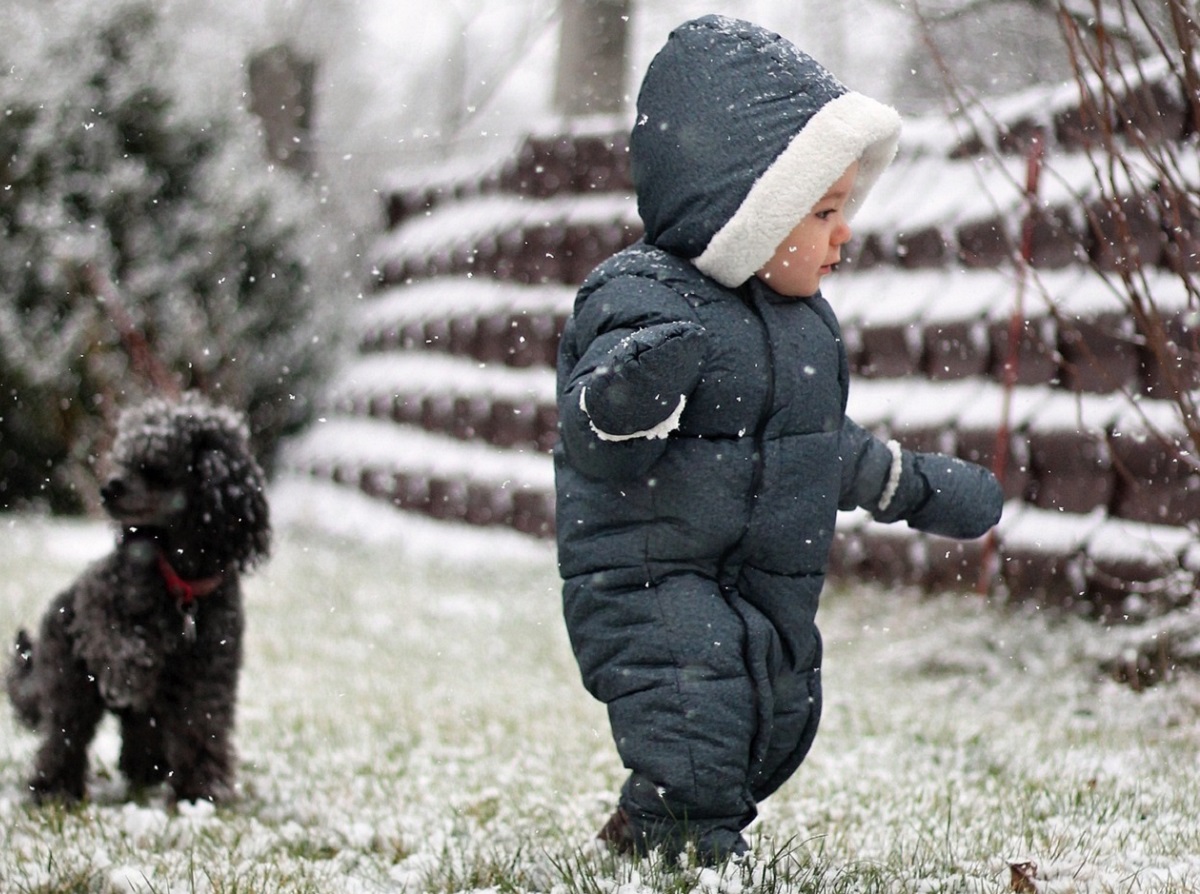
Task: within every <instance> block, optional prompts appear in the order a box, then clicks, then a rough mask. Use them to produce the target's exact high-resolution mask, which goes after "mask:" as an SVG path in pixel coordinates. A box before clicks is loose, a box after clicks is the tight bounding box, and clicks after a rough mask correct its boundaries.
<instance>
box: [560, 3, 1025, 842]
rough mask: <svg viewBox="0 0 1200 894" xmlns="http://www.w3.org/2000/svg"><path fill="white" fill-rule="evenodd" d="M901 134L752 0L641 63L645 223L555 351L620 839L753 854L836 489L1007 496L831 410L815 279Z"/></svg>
mask: <svg viewBox="0 0 1200 894" xmlns="http://www.w3.org/2000/svg"><path fill="white" fill-rule="evenodd" d="M898 133H899V117H898V115H897V114H896V112H895V111H894V110H893V109H891V108H889V107H887V106H885V105H882V104H880V103H878V102H875V101H874V100H871V99H868V98H867V97H865V96H862V95H861V94H858V93H854V92H851V91H848V90H847V89H846V88H845V87H844V86H843V85H842V84H841V83H839V82H838V81H837V80H836V79H835V78H834V77H833V76H832V75H830V74H829V72H827V71H826V70H825V69H824V68H822V67H821V66H820V65H819V64H818V63H817V62H815V61H814V60H813V59H811V58H810V57H809V56H807V55H805V54H804V53H802V52H800V51H799V50H798V49H796V48H795V47H794V46H792V45H791V44H790V43H788V42H787V41H785V40H784V39H783V38H781V37H780V36H778V35H776V34H773V33H770V32H769V31H766V30H764V29H762V28H759V27H757V26H755V25H752V24H749V23H747V22H741V21H735V20H731V19H727V18H723V17H719V16H707V17H704V18H700V19H697V20H694V21H691V22H687V23H685V24H684V25H682V26H680V27H679V28H678V29H676V30H675V31H674V32H673V33H672V34H671V36H670V38H669V39H668V41H667V43H666V45H665V46H664V47H663V49H662V50H661V51H660V52H659V53H658V55H657V56H656V57H655V59H654V61H653V62H652V63H651V65H650V67H649V70H648V71H647V73H646V76H645V79H644V81H643V84H642V87H641V90H640V93H639V96H638V103H637V113H636V122H635V124H634V127H633V132H632V135H631V141H630V161H631V164H632V169H633V177H634V183H635V187H636V191H637V199H638V211H639V214H640V216H641V218H642V221H643V223H644V225H645V236H644V238H643V239H642V240H641V241H639V242H638V243H636V244H635V245H633V246H631V247H630V248H628V249H625V250H624V251H622V252H620V253H618V254H616V255H615V256H613V257H612V258H610V259H609V260H607V261H605V262H604V263H603V264H601V265H600V266H599V267H598V268H597V269H596V270H595V271H593V272H592V273H591V274H590V275H589V276H588V278H587V279H586V280H585V282H584V283H583V285H582V287H581V288H580V290H579V294H578V297H577V299H576V302H575V307H574V312H573V314H572V316H571V318H570V320H569V322H568V324H567V327H566V329H565V332H564V334H563V338H562V342H561V345H560V348H559V360H558V405H559V418H560V441H559V443H558V445H557V447H556V448H555V471H556V486H557V526H558V550H559V569H560V572H561V574H562V577H563V581H564V584H563V607H564V614H565V619H566V624H567V629H568V632H569V635H570V639H571V644H572V646H573V648H574V651H575V655H576V658H577V659H578V662H579V667H580V670H581V672H582V677H583V682H584V685H585V686H586V687H587V689H588V691H589V692H591V693H592V695H594V696H595V697H596V698H598V699H599V700H600V701H602V702H604V704H605V705H606V706H607V709H608V716H609V721H610V723H611V725H612V733H613V737H614V739H615V742H616V746H617V749H618V752H619V754H620V756H621V759H622V761H623V762H624V764H625V766H626V767H627V768H628V769H629V771H630V775H629V777H628V780H627V781H626V782H625V784H624V786H623V788H622V791H621V794H620V800H619V804H618V807H617V810H616V812H615V813H614V814H613V816H612V817H611V818H610V820H609V821H608V823H607V824H606V825H605V826H604V828H603V829H602V830H601V832H600V836H599V837H600V838H601V839H603V840H604V841H606V842H608V843H609V844H610V845H611V846H612V847H614V848H616V849H617V850H619V851H622V852H634V853H639V854H644V853H647V852H649V851H650V850H652V849H655V848H660V849H661V850H662V852H663V853H665V854H667V855H675V854H678V853H680V852H681V851H682V850H683V849H684V848H685V846H687V845H688V844H691V845H692V846H693V847H694V848H695V851H696V854H697V856H698V857H699V859H700V860H701V861H702V862H705V863H715V862H718V861H721V860H724V859H727V858H729V857H731V856H736V855H740V854H742V853H743V852H745V850H746V847H747V845H746V841H745V839H744V838H743V836H742V830H743V829H744V828H745V827H746V826H747V824H749V823H750V821H751V820H752V819H753V818H754V816H755V812H756V804H757V803H758V802H759V801H761V800H762V799H763V798H765V797H767V796H768V795H770V794H771V793H772V792H773V791H775V789H776V788H778V787H779V786H780V785H781V784H782V783H783V782H784V781H785V780H786V779H788V777H789V776H791V775H792V773H793V772H795V770H796V768H797V767H798V766H799V765H800V763H801V761H803V759H804V757H805V755H806V754H807V753H808V750H809V747H810V746H811V744H812V742H813V737H814V736H815V734H816V731H817V723H818V720H819V718H820V714H821V676H820V673H821V638H820V634H819V633H818V630H817V626H816V623H815V618H816V613H817V603H818V597H819V594H820V592H821V587H822V584H823V583H824V580H825V570H826V566H827V563H828V554H829V548H830V544H831V541H832V539H833V535H834V522H835V518H836V515H837V512H838V510H839V509H843V510H846V509H853V508H855V507H862V508H865V509H867V510H868V511H870V513H871V514H872V515H873V516H874V518H875V519H876V520H878V521H881V522H892V521H899V520H904V521H907V522H908V524H909V525H911V526H912V527H914V528H916V529H918V530H921V531H926V532H930V533H934V534H940V535H944V536H949V537H959V538H974V537H979V536H981V535H983V534H984V533H985V532H986V531H987V530H988V529H989V528H990V527H992V526H993V525H994V524H995V523H996V522H997V521H998V520H999V517H1000V510H1001V503H1002V496H1001V492H1000V488H999V486H998V484H997V482H996V480H995V478H994V477H993V476H992V475H991V473H989V472H988V471H986V470H984V469H982V468H980V467H979V466H976V465H972V464H970V463H967V462H964V461H962V460H959V459H956V458H953V457H949V456H944V455H940V454H922V453H913V452H911V451H908V450H905V449H902V448H901V447H900V445H899V444H897V443H895V442H889V443H884V442H882V441H880V440H879V439H877V438H876V437H874V436H873V435H871V434H870V433H869V432H867V431H865V430H864V429H863V428H861V427H859V426H858V425H856V424H855V423H854V422H853V421H851V420H850V419H848V418H847V417H846V415H845V409H846V396H847V392H848V388H849V377H848V364H847V358H846V351H845V347H844V345H843V342H842V337H841V332H840V329H839V327H838V322H837V319H836V317H835V316H834V313H833V311H832V309H831V308H830V306H829V304H828V303H827V302H826V300H825V299H824V298H823V297H822V295H821V292H820V282H821V279H822V278H823V277H824V276H826V275H827V274H829V273H830V272H832V271H833V270H834V269H835V268H836V266H837V264H838V262H839V261H840V260H841V251H842V247H843V246H844V245H845V244H846V242H847V241H848V240H849V239H850V236H851V232H850V228H849V221H850V219H851V217H852V215H853V214H854V212H855V210H856V209H857V208H858V206H859V205H860V203H861V202H862V200H863V198H864V197H865V196H866V194H867V192H868V191H869V190H870V188H871V186H872V185H873V184H874V183H875V181H876V179H877V178H878V177H879V174H880V172H881V171H882V170H883V168H884V167H885V166H886V165H887V164H888V163H889V162H890V161H891V159H892V156H893V155H894V153H895V150H896V143H897V138H898ZM880 300H886V298H885V296H880Z"/></svg>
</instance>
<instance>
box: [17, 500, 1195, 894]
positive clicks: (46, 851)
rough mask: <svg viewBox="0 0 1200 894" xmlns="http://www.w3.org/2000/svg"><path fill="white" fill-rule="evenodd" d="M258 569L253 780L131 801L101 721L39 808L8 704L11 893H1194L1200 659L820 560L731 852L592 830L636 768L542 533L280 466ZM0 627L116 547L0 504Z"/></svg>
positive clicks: (249, 686) (245, 706)
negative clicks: (786, 769) (1169, 660)
mask: <svg viewBox="0 0 1200 894" xmlns="http://www.w3.org/2000/svg"><path fill="white" fill-rule="evenodd" d="M274 510H275V516H276V520H277V547H276V551H275V555H274V557H273V559H272V560H271V562H270V563H269V564H268V565H267V566H266V567H265V568H263V569H262V570H260V571H259V572H257V573H256V574H255V575H254V576H253V577H251V578H250V579H249V580H248V582H247V585H246V588H247V605H248V612H249V634H248V637H249V638H248V654H247V661H246V667H245V673H244V676H243V686H242V692H241V702H240V710H239V729H238V743H239V747H240V753H241V769H240V782H241V790H242V797H241V799H240V800H239V801H238V802H237V803H235V804H232V805H229V806H225V807H221V808H218V809H216V810H213V809H212V808H211V807H209V806H208V805H189V804H185V805H181V807H180V808H179V809H178V810H172V809H168V808H167V807H166V806H165V804H164V802H163V800H162V798H161V796H152V797H150V798H148V799H144V800H142V801H141V802H126V801H125V800H124V790H123V786H122V785H121V783H120V781H119V778H118V777H117V774H116V770H115V764H116V749H117V743H116V738H115V734H114V730H113V728H112V727H111V726H106V727H104V728H103V730H102V733H101V736H100V737H99V738H98V740H97V742H96V745H95V748H94V752H95V754H94V759H93V766H94V768H95V774H96V778H95V779H94V781H93V785H92V792H93V798H92V800H91V801H90V802H89V803H88V804H86V805H85V806H83V807H79V808H76V809H73V810H62V809H56V808H42V809H38V808H32V807H30V806H28V804H27V803H26V801H25V799H24V797H23V792H22V779H23V777H24V775H25V773H26V772H27V771H28V765H29V761H30V757H31V753H32V750H33V746H34V738H33V736H32V735H31V734H29V733H28V732H26V731H24V730H21V729H18V728H17V727H16V725H15V723H14V721H13V719H12V717H11V714H10V712H8V711H7V710H3V711H0V891H4V892H6V894H7V892H39V894H50V892H96V891H101V892H151V891H152V892H217V894H259V892H322V894H325V892H331V894H342V892H346V894H358V892H375V891H434V892H456V891H496V892H521V891H546V892H551V891H552V892H556V894H617V892H620V894H637V892H641V891H650V890H666V891H678V892H683V891H701V892H706V894H707V892H716V891H729V892H738V894H740V892H748V891H751V890H762V891H773V892H782V891H822V892H825V891H828V892H851V891H876V892H893V891H923V892H924V891H930V892H936V891H945V892H951V891H954V892H958V891H979V892H992V891H1005V890H1009V889H1010V868H1009V864H1010V862H1022V861H1027V860H1031V861H1033V862H1036V863H1037V864H1038V877H1037V879H1036V880H1035V882H1034V884H1035V885H1036V886H1037V890H1039V891H1045V892H1050V891H1057V892H1072V891H1080V892H1083V891H1088V892H1091V891H1095V892H1127V891H1128V892H1148V891H1163V892H1166V891H1171V892H1182V891H1200V824H1198V823H1197V822H1196V817H1197V816H1198V815H1200V761H1198V759H1197V750H1196V746H1195V742H1196V733H1197V728H1198V726H1200V685H1198V684H1197V681H1195V680H1193V679H1190V678H1184V679H1182V680H1179V681H1176V682H1175V683H1173V684H1171V685H1169V686H1164V687H1159V688H1157V689H1153V690H1149V691H1147V692H1144V693H1140V694H1139V693H1135V692H1133V691H1131V690H1129V689H1126V688H1123V687H1121V686H1118V685H1117V684H1115V683H1113V682H1110V681H1108V680H1106V679H1105V678H1104V677H1103V676H1102V675H1101V674H1100V673H1099V672H1098V670H1097V667H1098V663H1099V661H1100V659H1101V658H1103V657H1107V656H1109V655H1110V653H1111V650H1112V649H1113V648H1114V647H1115V645H1114V644H1115V641H1116V639H1117V635H1116V634H1114V633H1109V632H1105V631H1103V630H1101V629H1099V628H1097V627H1095V626H1091V625H1089V624H1087V623H1086V622H1082V621H1077V620H1066V619H1053V618H1048V617H1043V616H1042V615H1040V614H1038V613H1036V612H1025V613H1021V614H1013V613H1012V612H1011V611H1008V612H1004V611H1001V610H1000V609H997V608H990V607H988V606H986V605H984V604H982V603H981V602H980V600H979V599H977V598H975V597H971V596H963V595H947V596H940V597H935V598H930V597H922V596H919V595H917V594H915V593H912V592H908V591H895V592H885V591H883V590H881V589H878V588H868V587H861V586H853V587H845V588H841V587H837V588H831V589H830V590H829V591H828V593H827V595H826V598H825V602H824V605H823V606H822V615H821V616H822V619H823V630H824V633H825V638H826V643H827V653H826V663H825V678H826V680H825V685H826V698H827V707H826V713H825V719H824V723H823V727H822V731H821V733H820V735H819V736H818V738H817V743H816V746H815V748H814V751H813V753H812V755H811V756H810V758H809V760H808V761H807V762H806V763H805V765H804V766H803V767H802V768H801V769H800V771H799V772H798V773H797V775H796V776H795V777H794V778H793V779H792V780H791V781H790V782H789V783H788V784H787V785H785V786H784V788H783V789H782V790H781V791H780V792H779V793H777V794H776V795H775V796H774V797H773V798H771V799H770V800H768V801H767V802H765V803H764V804H763V805H762V810H761V816H760V819H759V820H758V821H757V822H756V823H755V824H754V825H753V826H752V827H751V830H750V833H751V836H752V839H753V841H754V843H755V845H756V859H755V860H754V861H753V862H752V863H751V864H750V865H749V866H747V867H736V868H728V869H725V870H724V871H723V872H715V871H712V870H698V869H693V868H685V869H682V870H668V869H665V868H664V867H662V866H661V865H660V864H659V863H657V862H655V861H652V860H648V861H641V862H638V861H629V860H624V859H615V858H613V857H611V856H609V855H607V854H601V853H599V852H597V851H595V850H594V849H592V848H591V847H590V846H589V839H590V838H591V836H592V835H593V834H594V832H595V830H596V829H597V828H598V827H599V825H600V824H601V823H602V822H603V820H604V819H605V818H606V816H607V814H608V812H609V811H610V810H611V809H612V806H613V804H614V796H615V792H616V789H617V787H618V785H619V783H620V781H621V779H622V776H623V771H622V769H621V767H620V766H619V763H618V761H617V759H616V757H615V754H614V748H613V746H612V743H611V740H610V738H609V733H608V729H607V725H606V722H605V716H604V712H603V709H602V707H601V706H599V705H597V704H596V703H594V702H593V701H592V700H591V699H590V698H589V697H588V696H587V695H586V694H585V693H584V692H583V690H582V688H581V686H580V684H579V682H578V678H577V673H576V670H575V667H574V663H573V660H572V658H571V655H570V652H569V649H568V646H567V642H566V636H565V633H564V631H563V629H562V624H561V620H560V615H559V604H558V598H559V597H558V580H557V578H556V575H555V569H554V561H553V553H552V551H551V550H550V548H549V547H548V546H546V545H545V544H539V543H535V542H532V541H529V540H526V539H523V538H520V537H519V536H516V535H509V534H485V533H482V532H479V531H475V530H468V529H464V528H461V527H449V526H444V525H437V524H436V523H433V522H422V521H419V520H414V519H409V518H405V517H402V516H400V515H398V514H397V513H393V512H391V511H390V510H386V509H384V508H382V507H378V506H375V505H373V504H370V505H369V504H367V503H366V502H365V500H364V499H362V498H359V497H356V496H352V495H348V494H343V493H340V492H334V491H332V490H330V489H325V488H320V487H317V486H314V485H308V484H303V485H301V484H299V483H296V482H293V483H291V484H288V485H285V486H281V487H279V488H278V489H277V490H276V492H275V494H274ZM0 529H2V533H0V564H2V565H3V567H4V568H5V575H4V579H3V581H2V582H0V636H3V637H4V638H6V639H7V638H8V637H9V636H10V635H11V632H12V630H13V629H14V628H15V627H16V626H17V625H18V624H30V623H33V622H34V621H35V620H36V618H37V615H38V614H39V613H40V611H41V609H42V607H43V605H44V604H45V602H46V600H48V599H49V598H50V596H51V595H52V594H53V593H54V592H55V591H56V590H57V589H58V588H60V587H62V586H63V585H65V584H66V583H67V582H68V581H69V580H70V579H71V578H72V577H73V576H74V575H75V574H76V573H77V572H78V571H79V570H80V569H81V567H82V565H83V563H84V562H85V561H86V560H88V559H89V558H91V557H93V556H95V555H98V554H99V553H101V552H103V551H104V550H105V549H106V547H107V542H108V533H107V531H106V530H105V529H104V528H103V526H100V525H97V524H87V523H83V524H81V523H69V522H59V521H48V520H45V519H29V518H10V517H0Z"/></svg>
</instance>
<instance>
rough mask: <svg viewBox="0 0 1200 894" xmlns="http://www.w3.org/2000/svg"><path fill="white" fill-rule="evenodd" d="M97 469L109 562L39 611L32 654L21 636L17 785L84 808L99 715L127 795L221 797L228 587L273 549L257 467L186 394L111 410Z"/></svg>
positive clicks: (241, 438) (240, 427)
mask: <svg viewBox="0 0 1200 894" xmlns="http://www.w3.org/2000/svg"><path fill="white" fill-rule="evenodd" d="M110 461H111V464H112V467H113V475H112V477H111V478H110V479H109V481H108V482H107V484H105V485H104V487H103V488H102V489H101V496H102V498H103V501H104V508H105V510H106V511H107V512H108V514H109V515H111V516H112V518H113V519H114V520H115V521H116V522H117V523H118V524H119V525H120V532H119V534H118V536H117V543H116V549H115V550H114V551H113V552H112V553H111V554H109V555H108V556H107V557H105V558H103V559H101V560H99V561H97V562H96V563H95V564H94V565H93V566H91V568H89V569H88V570H87V571H86V572H85V573H84V575H83V576H82V577H81V578H80V579H79V580H78V581H76V582H75V584H74V585H72V586H71V587H70V588H69V589H67V590H66V591H65V592H64V593H62V594H61V595H59V596H58V598H56V599H55V600H54V601H53V602H52V603H51V605H50V608H49V610H48V611H47V612H46V614H45V616H44V617H43V619H42V626H41V636H40V638H39V639H38V641H37V642H36V643H34V642H33V641H32V640H31V639H30V637H29V635H28V634H27V633H26V632H25V631H24V630H22V631H20V633H19V634H18V635H17V642H16V649H15V655H14V656H13V661H12V664H11V667H10V668H9V671H8V675H7V681H6V682H7V688H8V695H9V698H10V699H11V701H12V703H13V706H14V708H15V709H16V713H17V716H18V717H19V718H20V719H21V721H22V722H23V723H25V724H26V725H28V726H29V727H31V728H32V729H35V730H37V731H38V732H40V733H41V735H42V743H41V747H40V748H39V749H38V752H37V757H36V759H35V762H34V772H33V776H32V777H31V778H30V780H29V788H30V790H31V792H32V794H33V797H34V798H35V800H37V801H44V800H47V799H55V800H63V801H74V800H78V799H81V798H82V797H83V796H84V791H85V778H86V775H87V760H88V754H87V751H88V745H89V743H90V742H91V740H92V737H93V735H94V734H95V731H96V727H97V725H98V724H99V722H100V720H101V718H102V716H103V715H104V712H105V711H106V710H108V711H111V712H113V713H114V714H115V715H116V716H117V717H118V718H119V720H120V725H121V736H122V743H121V758H120V768H121V771H122V772H123V773H124V774H125V777H126V779H127V780H128V782H129V784H130V786H131V787H133V788H135V789H136V788H140V787H142V786H149V785H153V784H157V783H161V782H166V783H167V785H168V786H169V787H170V790H171V792H172V794H173V796H174V798H175V799H176V800H196V799H200V798H203V799H207V800H209V801H214V802H215V801H222V800H226V799H228V798H229V797H231V796H232V794H233V781H234V749H233V743H232V732H233V725H234V707H235V701H236V696H237V683H238V673H239V670H240V667H241V662H242V630H243V624H244V622H243V616H242V596H241V588H240V584H239V576H240V574H241V573H242V572H244V571H247V570H249V569H250V568H251V567H253V566H254V565H255V564H256V563H258V562H259V561H260V560H262V559H263V558H265V557H266V555H267V553H268V552H269V549H270V522H269V517H268V510H267V503H266V498H265V495H264V483H265V482H264V479H263V473H262V470H261V469H260V468H259V466H258V464H257V463H256V462H255V460H254V457H253V456H252V455H251V452H250V447H249V441H248V434H247V430H246V425H245V423H244V421H243V420H242V418H241V417H240V416H238V415H237V414H235V413H234V412H232V411H231V410H229V409H226V408H222V407H217V406H213V405H212V404H210V403H208V402H207V401H205V400H204V399H203V398H201V397H199V396H196V395H193V394H189V395H187V396H185V397H184V398H183V399H182V400H180V401H179V402H170V401H166V400H160V399H152V400H150V401H147V402H146V403H145V404H143V405H141V406H138V407H135V408H133V409H130V410H126V411H125V412H124V413H122V415H121V418H120V421H119V422H118V426H117V437H116V440H115V442H114V444H113V449H112V454H111V457H110Z"/></svg>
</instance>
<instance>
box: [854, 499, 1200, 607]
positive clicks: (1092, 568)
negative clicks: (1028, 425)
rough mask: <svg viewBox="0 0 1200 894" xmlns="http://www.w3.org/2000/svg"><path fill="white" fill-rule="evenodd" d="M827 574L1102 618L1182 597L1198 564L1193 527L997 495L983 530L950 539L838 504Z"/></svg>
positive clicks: (1185, 596) (1171, 604)
mask: <svg viewBox="0 0 1200 894" xmlns="http://www.w3.org/2000/svg"><path fill="white" fill-rule="evenodd" d="M837 532H838V536H837V538H836V539H835V542H834V548H833V553H832V556H831V572H832V574H833V575H835V576H851V577H856V578H868V579H873V580H878V581H881V582H888V583H897V582H899V583H903V584H907V585H910V586H919V587H923V588H926V589H933V590H937V589H973V588H976V587H977V586H978V585H979V583H980V582H981V578H982V583H983V584H984V588H985V589H986V590H987V591H988V592H991V593H993V594H995V595H999V596H1002V597H1004V598H1005V599H1007V600H1009V601H1011V602H1030V603H1034V604H1043V605H1055V606H1058V607H1062V608H1068V609H1071V610H1073V611H1078V612H1081V613H1084V614H1087V615H1090V616H1094V617H1099V618H1103V619H1105V620H1108V621H1129V620H1141V619H1144V618H1146V617H1149V616H1153V615H1157V614H1160V613H1162V612H1163V611H1165V610H1168V609H1170V608H1172V607H1175V606H1177V605H1180V604H1184V603H1186V602H1187V601H1188V600H1189V599H1190V598H1191V595H1192V592H1193V589H1194V581H1195V576H1196V575H1197V573H1200V545H1198V544H1197V543H1196V539H1195V536H1194V534H1192V532H1190V531H1188V530H1187V529H1185V528H1180V527H1178V526H1174V525H1156V524H1147V523H1142V522H1130V521H1127V520H1124V519H1119V518H1113V517H1111V516H1108V515H1107V514H1106V513H1104V512H1103V511H1101V510H1097V511H1092V512H1087V513H1073V512H1058V511H1051V510H1045V509H1038V508H1036V507H1033V506H1030V505H1028V504H1027V503H1024V502H1022V501H1020V500H1013V501H1009V502H1008V503H1006V504H1005V507H1004V514H1003V517H1002V518H1001V520H1000V524H999V525H998V526H997V527H996V529H995V531H994V534H993V535H992V537H991V538H988V539H980V540H973V541H955V540H948V539H946V538H943V537H934V536H931V535H927V534H921V533H919V532H917V531H913V530H912V529H911V528H909V527H908V526H907V525H904V524H894V525H880V524H877V523H875V522H873V521H872V520H871V518H870V516H869V515H867V513H865V512H861V511H856V512H850V513H841V514H840V515H839V516H838V525H837Z"/></svg>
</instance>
